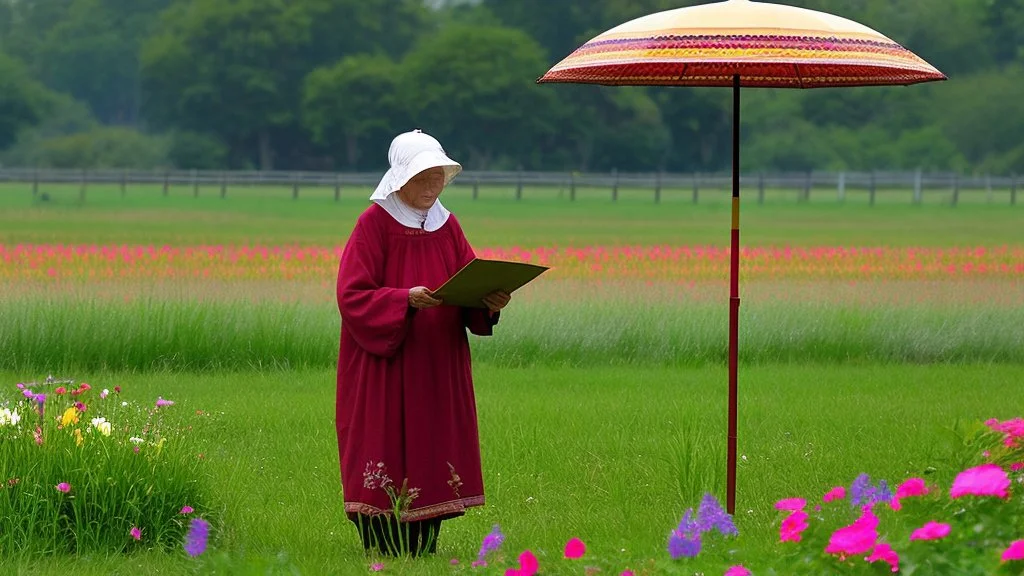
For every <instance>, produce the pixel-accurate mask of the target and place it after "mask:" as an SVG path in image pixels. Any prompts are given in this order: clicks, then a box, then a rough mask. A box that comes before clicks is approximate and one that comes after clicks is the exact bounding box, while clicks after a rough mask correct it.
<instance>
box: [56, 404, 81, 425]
mask: <svg viewBox="0 0 1024 576" xmlns="http://www.w3.org/2000/svg"><path fill="white" fill-rule="evenodd" d="M68 424H78V409H77V408H75V407H74V406H72V407H70V408H68V409H67V410H65V411H64V415H63V416H61V418H60V425H61V426H67V425H68Z"/></svg>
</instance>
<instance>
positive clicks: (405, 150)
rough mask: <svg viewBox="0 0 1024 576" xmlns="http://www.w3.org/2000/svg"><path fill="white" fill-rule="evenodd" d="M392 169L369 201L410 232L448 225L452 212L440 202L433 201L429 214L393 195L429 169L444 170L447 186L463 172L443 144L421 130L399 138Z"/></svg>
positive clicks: (392, 154) (393, 147) (394, 144)
mask: <svg viewBox="0 0 1024 576" xmlns="http://www.w3.org/2000/svg"><path fill="white" fill-rule="evenodd" d="M388 162H389V163H390V164H391V168H390V169H388V171H387V172H386V173H385V174H384V177H383V178H381V180H380V183H379V184H377V189H376V190H374V191H373V194H371V195H370V200H373V201H374V202H376V203H377V204H379V205H380V206H381V208H384V209H385V210H387V212H388V214H391V216H392V217H393V218H394V219H395V220H397V221H399V222H400V223H402V225H404V226H408V227H410V228H422V229H424V230H427V231H428V232H433V231H434V230H437V229H438V228H440V227H441V226H442V225H444V223H445V222H447V221H448V216H449V214H450V212H448V210H446V209H445V207H444V206H442V205H441V199H440V198H438V199H437V200H436V201H434V205H433V206H431V207H430V209H429V210H420V209H418V208H413V207H412V206H409V205H408V204H406V203H405V202H403V201H402V199H401V198H399V196H398V195H397V194H394V192H397V191H398V190H399V189H400V188H401V187H402V186H404V185H405V183H406V182H408V181H409V179H410V178H412V177H413V176H415V175H417V174H419V173H420V172H422V171H424V170H427V169H429V168H436V167H441V168H444V185H445V186H447V185H448V184H450V183H451V181H452V180H453V179H454V178H455V176H457V175H458V174H459V173H460V172H462V166H461V165H460V164H459V163H458V162H456V161H454V160H452V159H451V158H449V157H448V155H447V154H445V152H444V149H443V148H441V143H440V142H438V141H437V140H435V139H434V137H432V136H429V135H427V134H425V133H423V131H421V130H413V131H412V132H405V133H403V134H399V135H398V136H396V137H395V139H394V140H392V141H391V148H390V149H388Z"/></svg>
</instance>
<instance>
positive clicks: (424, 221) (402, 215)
mask: <svg viewBox="0 0 1024 576" xmlns="http://www.w3.org/2000/svg"><path fill="white" fill-rule="evenodd" d="M374 202H376V203H377V205H378V206H380V207H381V208H383V209H384V210H386V211H387V213H388V214H390V215H391V217H392V218H394V219H395V220H397V221H398V223H399V224H401V225H402V226H407V227H409V228H416V229H422V230H426V231H427V232H434V231H435V230H437V229H439V228H440V227H441V226H444V223H445V222H447V221H448V216H450V215H451V212H449V211H448V210H447V209H446V208H445V207H444V206H442V205H441V199H440V198H438V199H437V200H434V205H433V206H431V207H430V208H429V209H427V210H420V209H419V208H413V207H412V206H409V205H408V204H406V203H405V202H403V201H402V199H401V197H399V196H398V194H388V195H387V196H386V197H385V198H384V199H382V200H374Z"/></svg>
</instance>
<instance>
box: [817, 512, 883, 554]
mask: <svg viewBox="0 0 1024 576" xmlns="http://www.w3.org/2000/svg"><path fill="white" fill-rule="evenodd" d="M877 541H878V517H877V516H875V514H874V512H872V511H871V509H870V508H864V511H863V512H861V515H860V517H859V518H857V519H856V520H854V522H853V524H850V525H849V526H845V527H843V528H840V529H838V530H836V531H835V532H833V533H832V536H831V537H830V538H829V540H828V545H827V546H826V547H825V553H826V554H839V556H840V557H846V556H853V555H855V554H864V553H865V552H867V551H868V550H871V549H872V548H874V547H875V544H876V543H877Z"/></svg>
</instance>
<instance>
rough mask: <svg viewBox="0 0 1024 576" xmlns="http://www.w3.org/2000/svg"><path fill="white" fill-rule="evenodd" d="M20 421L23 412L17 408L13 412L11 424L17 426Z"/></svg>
mask: <svg viewBox="0 0 1024 576" xmlns="http://www.w3.org/2000/svg"><path fill="white" fill-rule="evenodd" d="M18 422H21V414H18V411H17V410H15V411H14V412H11V426H17V425H18Z"/></svg>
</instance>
